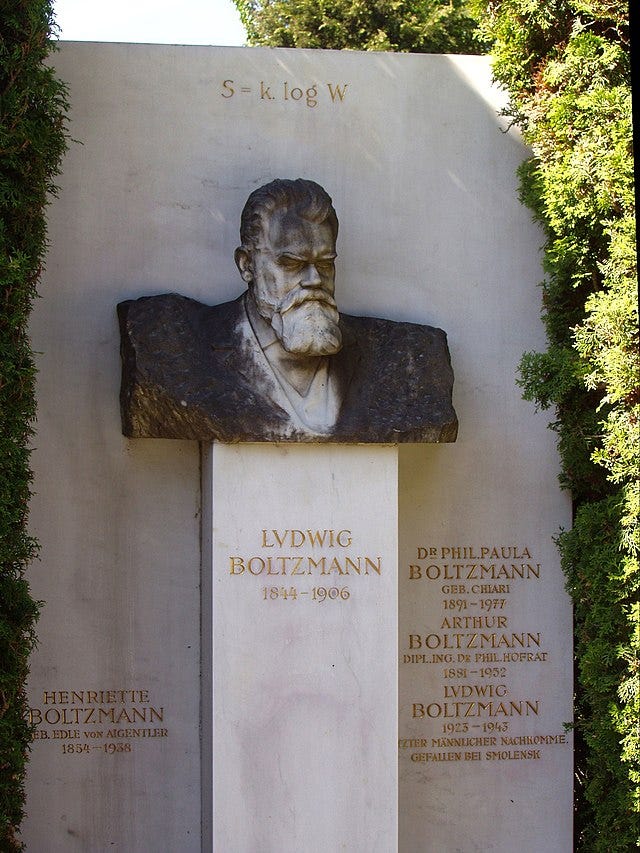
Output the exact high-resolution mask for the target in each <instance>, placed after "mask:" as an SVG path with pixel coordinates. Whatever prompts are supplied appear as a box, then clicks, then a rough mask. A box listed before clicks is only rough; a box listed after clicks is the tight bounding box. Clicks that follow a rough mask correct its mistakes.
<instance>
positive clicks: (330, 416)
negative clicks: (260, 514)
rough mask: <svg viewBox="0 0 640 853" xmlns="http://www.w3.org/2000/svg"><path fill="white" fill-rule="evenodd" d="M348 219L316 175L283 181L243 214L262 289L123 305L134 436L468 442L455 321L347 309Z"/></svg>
mask: <svg viewBox="0 0 640 853" xmlns="http://www.w3.org/2000/svg"><path fill="white" fill-rule="evenodd" d="M337 233H338V219H337V217H336V213H335V210H334V209H333V205H332V203H331V199H330V198H329V196H328V195H327V193H326V192H325V191H324V190H323V189H322V187H320V186H319V185H318V184H316V183H314V182H313V181H307V180H302V179H298V180H295V181H292V180H276V181H273V182H272V183H270V184H267V185H266V186H263V187H260V188H259V189H257V190H255V192H253V193H252V194H251V195H250V196H249V198H248V200H247V203H246V205H245V208H244V210H243V212H242V219H241V226H240V237H241V245H240V246H239V248H238V249H236V253H235V259H236V264H237V266H238V269H239V270H240V274H241V276H242V278H243V280H244V281H245V282H246V284H247V286H248V290H247V291H246V292H245V293H244V294H243V295H242V296H240V297H239V298H238V299H236V300H235V301H233V302H227V303H225V304H223V305H216V306H209V305H203V304H201V303H199V302H196V301H194V300H192V299H188V298H186V297H184V296H179V295H177V294H166V295H163V296H152V297H143V298H142V299H138V300H135V301H127V302H122V303H121V304H120V305H119V306H118V314H119V317H120V326H121V333H122V360H123V379H122V392H121V404H122V419H123V431H124V434H125V435H127V436H132V437H148V438H193V439H199V440H204V441H207V440H208V441H212V440H218V441H223V442H237V441H305V442H329V441H333V442H349V443H356V442H379V443H388V442H391V443H394V442H439V441H454V440H455V437H456V432H457V420H456V415H455V412H454V410H453V406H452V404H451V389H452V385H453V372H452V370H451V364H450V360H449V352H448V349H447V340H446V335H445V333H444V332H443V331H442V330H441V329H435V328H432V327H431V326H419V325H416V324H413V323H395V322H393V321H391V320H380V319H375V318H368V317H350V316H347V315H340V314H339V313H338V309H337V306H336V303H335V301H334V298H333V296H334V278H335V269H334V261H335V258H336V237H337Z"/></svg>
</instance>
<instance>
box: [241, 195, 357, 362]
mask: <svg viewBox="0 0 640 853" xmlns="http://www.w3.org/2000/svg"><path fill="white" fill-rule="evenodd" d="M337 234H338V218H337V216H336V212H335V210H334V209H333V205H332V203H331V198H330V197H329V195H328V194H327V193H326V192H325V190H324V189H323V188H322V187H321V186H320V185H319V184H316V183H314V182H313V181H307V180H303V179H301V178H298V179H297V180H275V181H272V182H271V183H270V184H266V185H265V186H263V187H260V188H259V189H257V190H255V191H254V192H252V193H251V195H250V196H249V198H248V199H247V203H246V204H245V206H244V210H243V211H242V218H241V222H240V240H241V245H240V246H239V247H238V248H237V249H236V252H235V260H236V264H237V265H238V269H239V270H240V275H241V276H242V278H243V280H244V281H245V282H246V284H247V285H248V287H249V298H251V299H253V301H254V304H255V306H256V308H257V310H258V313H259V314H260V316H261V317H263V319H264V320H266V322H268V323H270V324H271V326H272V327H273V329H274V331H275V333H276V335H277V337H278V339H279V340H280V342H281V344H282V346H283V347H284V349H285V350H286V351H287V352H290V353H293V354H298V355H301V356H322V355H332V354H333V353H336V352H338V351H339V350H340V348H341V346H342V336H341V332H340V327H339V325H338V322H339V315H338V309H337V306H336V303H335V301H334V299H333V294H334V288H335V281H334V279H335V265H334V262H335V258H336V237H337Z"/></svg>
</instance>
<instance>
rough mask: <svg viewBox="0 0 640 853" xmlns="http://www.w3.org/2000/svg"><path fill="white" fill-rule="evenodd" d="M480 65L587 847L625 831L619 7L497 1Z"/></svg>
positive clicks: (629, 284)
mask: <svg viewBox="0 0 640 853" xmlns="http://www.w3.org/2000/svg"><path fill="white" fill-rule="evenodd" d="M483 28H484V32H485V35H486V36H487V37H489V38H491V39H492V40H494V48H493V53H494V75H495V77H496V79H497V81H498V82H499V83H501V84H502V85H503V86H504V87H505V88H506V89H507V90H508V92H509V95H510V107H509V110H508V112H509V114H510V115H511V117H512V118H513V120H514V121H515V122H516V123H517V124H518V125H519V126H520V128H521V129H522V132H523V135H524V138H525V141H526V142H527V143H528V144H529V145H530V146H531V148H532V150H533V157H532V158H531V159H530V160H528V161H527V162H526V163H525V164H524V165H523V166H522V168H521V172H520V179H521V194H522V199H523V201H524V202H525V203H526V204H528V205H529V206H530V207H531V209H532V210H533V212H534V215H535V217H536V218H537V219H538V221H539V222H540V223H541V225H542V227H543V229H544V232H545V234H546V243H545V256H544V268H545V273H546V278H545V281H544V282H543V285H542V299H543V316H544V321H545V324H546V328H547V337H548V349H547V351H546V352H544V353H527V354H525V356H524V357H523V360H522V363H521V383H522V385H523V387H524V393H525V397H527V398H528V399H531V400H534V401H536V403H537V404H538V405H539V406H540V407H542V408H548V407H553V408H554V409H555V411H556V413H557V418H556V422H555V423H554V425H553V428H554V429H555V430H556V431H557V432H558V438H559V449H560V454H561V459H562V477H561V479H562V483H563V485H564V486H566V487H567V488H568V489H570V490H571V493H572V496H573V499H574V510H575V513H574V514H575V520H574V525H573V529H572V530H571V531H565V532H563V533H562V534H561V536H560V537H559V545H560V551H561V557H562V566H563V569H564V571H565V574H566V577H567V588H568V589H569V591H570V593H571V595H572V598H573V602H574V608H575V650H576V660H577V688H576V709H575V710H576V719H575V734H576V782H577V784H576V822H575V845H576V849H577V850H585V851H587V850H588V851H603V853H604V851H607V853H616V851H620V853H622V851H624V853H627V851H629V850H632V849H635V848H636V845H637V843H638V826H639V811H638V807H639V804H640V803H639V796H638V782H639V779H640V777H639V774H638V766H639V765H638V762H639V758H640V743H639V730H638V720H639V719H640V701H639V698H638V678H639V674H640V671H639V658H640V642H639V639H640V638H639V635H638V633H639V628H638V616H639V609H638V589H639V585H640V584H639V581H640V578H639V572H638V551H639V544H640V543H639V537H638V516H639V511H640V507H639V502H638V470H639V467H638V466H639V462H640V460H639V458H638V456H639V450H640V433H639V430H640V389H639V383H640V365H639V357H638V307H637V305H638V303H637V270H636V242H635V210H634V188H633V154H632V135H631V91H630V51H629V25H628V7H627V4H626V2H624V3H623V2H620V1H619V0H552V2H549V3H537V2H531V0H495V2H493V3H492V4H491V5H490V7H489V10H488V12H485V13H484V18H483Z"/></svg>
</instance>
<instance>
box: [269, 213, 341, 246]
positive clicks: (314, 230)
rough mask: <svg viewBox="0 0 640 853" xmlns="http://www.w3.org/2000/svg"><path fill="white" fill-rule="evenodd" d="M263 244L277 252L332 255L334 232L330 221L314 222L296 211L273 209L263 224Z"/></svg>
mask: <svg viewBox="0 0 640 853" xmlns="http://www.w3.org/2000/svg"><path fill="white" fill-rule="evenodd" d="M263 226H264V227H263V234H262V241H261V243H262V245H263V246H264V248H266V249H269V250H270V251H272V252H274V253H275V254H283V253H285V252H288V253H290V254H294V255H296V254H309V253H312V254H314V255H319V254H332V253H334V252H335V245H336V244H335V240H334V237H333V231H332V228H331V226H330V225H329V223H328V222H327V221H325V222H312V221H311V220H309V219H305V218H304V217H302V216H300V215H299V214H297V213H296V212H295V211H293V210H291V211H281V210H280V211H279V210H276V211H274V212H273V213H272V214H271V215H270V216H269V217H267V219H266V221H265V222H264V223H263Z"/></svg>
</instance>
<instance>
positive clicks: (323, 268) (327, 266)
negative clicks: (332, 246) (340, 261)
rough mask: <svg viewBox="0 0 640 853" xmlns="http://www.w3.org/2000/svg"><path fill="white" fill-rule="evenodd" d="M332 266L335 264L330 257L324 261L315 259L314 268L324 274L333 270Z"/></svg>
mask: <svg viewBox="0 0 640 853" xmlns="http://www.w3.org/2000/svg"><path fill="white" fill-rule="evenodd" d="M334 267H335V264H334V262H333V261H332V260H331V259H329V260H326V261H316V269H317V270H318V272H321V273H323V274H324V275H327V274H328V273H331V272H333V269H334Z"/></svg>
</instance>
